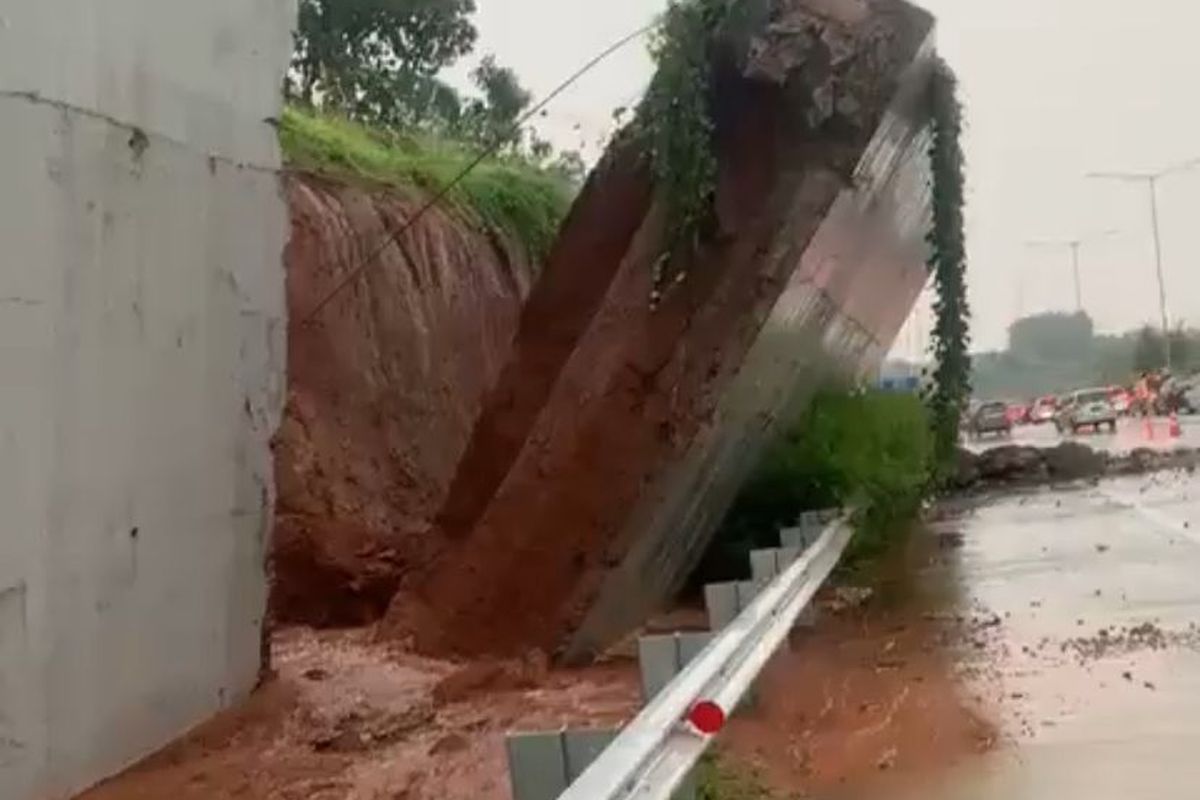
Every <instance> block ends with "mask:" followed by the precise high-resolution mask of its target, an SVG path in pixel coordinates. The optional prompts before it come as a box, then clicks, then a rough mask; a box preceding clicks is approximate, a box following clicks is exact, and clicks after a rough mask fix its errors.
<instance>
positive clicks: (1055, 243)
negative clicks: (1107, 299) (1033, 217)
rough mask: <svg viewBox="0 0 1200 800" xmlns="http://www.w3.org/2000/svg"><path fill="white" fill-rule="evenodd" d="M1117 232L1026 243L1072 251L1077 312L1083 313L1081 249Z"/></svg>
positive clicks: (1027, 244)
mask: <svg viewBox="0 0 1200 800" xmlns="http://www.w3.org/2000/svg"><path fill="white" fill-rule="evenodd" d="M1114 233H1116V231H1104V232H1103V233H1100V234H1097V235H1095V236H1091V237H1088V238H1086V239H1082V238H1081V239H1050V240H1037V241H1028V242H1025V246H1026V247H1066V248H1068V249H1070V251H1071V276H1072V278H1073V279H1074V282H1075V310H1076V311H1079V312H1082V311H1083V279H1082V277H1081V276H1080V270H1079V249H1080V248H1081V247H1083V246H1084V245H1085V244H1087V243H1088V242H1091V241H1093V240H1094V239H1099V238H1101V237H1103V236H1111V235H1112V234H1114Z"/></svg>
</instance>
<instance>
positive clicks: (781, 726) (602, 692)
mask: <svg viewBox="0 0 1200 800" xmlns="http://www.w3.org/2000/svg"><path fill="white" fill-rule="evenodd" d="M929 542H931V543H932V544H931V546H932V548H933V551H932V555H933V556H937V557H942V556H943V555H944V554H945V553H946V552H948V550H947V548H946V547H945V546H944V544H945V543H944V542H942V540H939V539H931V540H929ZM923 557H924V556H922V558H923ZM889 586H890V584H887V583H885V584H884V585H883V586H882V587H881V588H880V589H879V590H878V591H877V592H875V593H873V594H872V597H871V598H870V599H868V600H866V601H865V602H863V601H862V597H861V595H856V593H855V592H853V591H849V592H846V591H842V592H831V593H828V594H827V595H826V597H825V598H824V599H823V601H822V604H823V606H824V609H825V610H824V611H823V613H822V615H821V618H820V622H819V624H818V626H817V627H816V629H815V630H811V631H800V632H798V633H797V634H796V635H795V636H794V639H793V642H792V646H791V648H790V650H789V651H788V652H786V653H784V654H782V655H780V656H779V657H778V658H777V659H776V661H775V662H774V663H773V664H772V665H771V667H770V669H769V670H768V672H767V673H766V674H765V675H764V676H763V679H762V681H761V682H760V684H759V687H758V692H759V698H760V700H759V702H758V704H757V705H756V706H754V707H752V708H751V709H749V710H748V711H747V712H745V713H744V714H742V715H740V716H738V717H737V718H735V719H734V720H733V722H732V724H731V726H730V727H729V729H728V731H727V735H726V737H725V741H724V742H723V745H722V748H723V750H724V753H725V759H726V760H727V761H728V762H730V763H731V764H734V765H736V766H737V767H738V768H739V769H742V770H751V771H758V770H761V771H762V777H763V778H764V780H765V781H766V783H767V784H768V785H770V786H772V787H774V788H778V789H780V790H787V791H795V790H804V791H810V790H811V791H815V790H829V789H835V788H848V789H855V788H858V787H867V786H874V785H876V784H877V782H878V781H879V780H880V778H888V779H897V778H901V779H902V778H904V777H906V776H913V775H921V774H926V773H938V772H940V771H942V770H944V769H945V768H946V767H948V766H950V765H953V764H956V763H959V762H960V761H961V760H962V759H964V758H969V757H971V756H973V755H974V754H976V753H978V752H980V751H984V750H987V749H988V748H989V747H991V746H992V744H993V743H994V741H995V732H994V730H993V728H992V727H991V725H990V724H989V723H988V722H987V721H986V719H985V717H984V715H983V714H981V713H980V711H979V710H978V709H977V708H975V707H974V706H973V704H972V701H971V700H970V698H969V697H968V696H967V695H966V693H965V692H964V691H963V690H962V689H961V688H960V686H959V685H958V683H957V678H956V675H955V670H954V665H953V661H952V660H951V659H950V658H948V657H947V654H949V653H950V652H951V648H950V645H952V643H954V642H959V641H962V640H963V639H964V637H967V638H970V637H971V636H972V633H971V631H972V630H973V625H972V624H971V622H970V621H969V620H962V619H956V618H954V617H953V615H951V616H948V617H942V616H939V615H937V614H934V613H930V612H928V611H927V610H925V609H924V607H923V606H921V605H920V604H919V603H918V602H916V601H915V599H914V595H913V594H912V593H911V591H910V588H909V587H907V586H905V587H904V588H902V589H901V590H894V587H892V588H889ZM702 621H703V615H702V612H699V611H697V610H695V609H680V610H678V611H677V612H674V613H672V614H669V615H665V616H664V617H663V618H661V619H656V620H654V621H653V622H652V623H651V624H650V626H649V627H650V628H651V629H652V630H667V629H678V628H695V627H698V626H702ZM964 623H965V624H964ZM385 638H386V637H385ZM389 641H390V640H389ZM273 649H274V662H275V667H276V670H277V674H276V675H275V676H274V677H273V678H272V679H271V680H270V681H268V682H267V684H266V685H265V686H264V687H263V688H261V689H260V690H259V691H258V692H257V693H256V694H255V695H254V696H253V697H252V698H251V699H250V700H249V701H248V702H246V703H245V704H243V705H242V706H241V707H239V708H237V709H235V710H233V711H231V712H229V713H227V714H225V715H223V716H221V717H220V718H218V719H216V720H214V721H212V722H210V723H208V724H206V725H204V726H202V727H201V728H200V729H199V730H197V731H196V732H194V733H193V734H192V735H190V736H188V737H185V738H184V739H183V740H182V741H180V742H178V743H176V744H175V745H173V746H171V747H169V748H168V749H167V750H165V751H163V752H162V753H159V754H158V755H155V756H153V757H151V758H150V759H149V760H148V761H146V762H145V763H143V764H141V765H140V766H138V767H135V768H134V769H132V770H131V771H129V772H128V773H126V774H125V775H123V776H120V777H118V778H116V779H114V780H112V781H110V782H108V783H107V784H105V785H103V786H101V787H99V788H98V789H95V790H93V791H91V792H89V793H86V794H85V795H83V796H82V800H152V799H154V800H157V799H158V798H165V797H169V798H172V800H200V799H201V798H205V799H207V798H217V797H220V798H225V797H230V798H245V799H246V800H268V799H270V800H276V799H277V798H278V799H283V800H292V799H293V798H295V800H301V798H303V799H304V800H309V799H310V798H315V799H316V800H397V798H405V800H434V798H436V799H437V800H478V799H480V798H508V797H509V796H510V795H509V786H508V777H507V768H506V763H505V757H504V735H505V733H506V732H508V731H513V730H522V731H529V730H553V729H557V728H559V727H562V726H582V727H616V726H619V725H620V723H621V722H622V721H624V720H625V719H627V718H629V717H630V716H631V715H633V714H634V713H636V711H637V708H638V706H639V689H638V684H637V667H636V663H635V662H634V661H633V660H632V659H631V658H629V657H628V656H627V655H626V653H628V652H632V650H633V648H632V647H630V646H629V643H625V644H623V645H621V646H618V647H617V648H614V652H613V653H612V654H611V655H610V657H609V658H608V660H607V661H606V662H604V663H601V664H599V665H597V666H593V667H591V668H588V669H583V670H573V671H558V670H551V669H548V668H547V666H546V664H545V662H544V659H542V658H540V657H537V656H529V657H526V658H524V659H520V660H511V661H474V662H466V663H459V664H454V663H450V662H445V661H436V660H430V659H425V658H420V657H417V656H414V655H412V654H410V653H408V652H406V651H404V650H403V649H401V648H400V647H399V646H397V645H395V644H394V643H380V641H379V640H378V637H377V636H375V635H374V633H373V631H372V629H369V628H364V629H360V630H358V631H352V632H341V633H337V632H312V631H309V630H306V629H300V628H292V629H289V630H285V631H282V632H280V633H279V634H277V635H276V637H275V640H274V642H273Z"/></svg>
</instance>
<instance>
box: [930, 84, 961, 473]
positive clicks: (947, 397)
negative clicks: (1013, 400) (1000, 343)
mask: <svg viewBox="0 0 1200 800" xmlns="http://www.w3.org/2000/svg"><path fill="white" fill-rule="evenodd" d="M929 94H930V109H931V115H932V127H933V143H932V145H931V146H930V150H929V158H930V162H931V166H932V170H933V227H932V228H931V230H930V231H929V236H928V242H929V245H930V260H929V266H930V269H931V271H932V275H933V285H934V289H935V293H936V294H935V300H934V315H935V320H934V326H933V335H932V342H931V344H930V348H931V355H932V356H933V362H934V371H933V382H932V385H931V387H930V389H929V391H928V394H927V396H926V402H927V403H928V406H929V410H930V417H931V419H932V424H933V427H934V439H935V442H934V444H935V455H936V464H935V477H938V478H940V477H944V476H945V475H946V473H947V471H948V470H950V469H952V468H953V463H954V456H955V452H956V450H957V448H958V429H959V419H960V417H961V415H962V413H963V409H964V408H965V407H966V403H967V399H968V398H969V397H970V394H971V356H970V353H969V352H968V348H969V347H970V342H971V335H970V324H971V309H970V305H969V304H968V302H967V285H966V269H967V253H966V235H965V226H964V218H963V206H964V203H965V198H964V189H965V185H966V179H965V176H964V173H965V165H964V159H963V151H962V143H961V136H962V127H963V125H962V106H961V105H960V104H959V100H958V81H957V79H956V77H955V75H954V72H953V71H952V70H951V69H950V67H949V66H947V65H946V64H945V62H941V61H939V63H938V65H937V67H936V69H935V70H934V74H933V79H932V80H931V82H930V88H929Z"/></svg>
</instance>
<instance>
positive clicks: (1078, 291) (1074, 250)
mask: <svg viewBox="0 0 1200 800" xmlns="http://www.w3.org/2000/svg"><path fill="white" fill-rule="evenodd" d="M1080 244H1082V242H1078V241H1075V242H1071V272H1072V273H1073V274H1074V276H1075V308H1076V310H1078V311H1079V312H1081V313H1082V312H1083V289H1082V287H1080V285H1079V245H1080Z"/></svg>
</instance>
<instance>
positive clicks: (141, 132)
mask: <svg viewBox="0 0 1200 800" xmlns="http://www.w3.org/2000/svg"><path fill="white" fill-rule="evenodd" d="M0 100H24V101H25V102H27V103H32V104H33V105H38V106H47V107H49V108H56V109H58V110H60V111H66V112H69V113H72V114H77V115H79V116H81V117H86V118H88V119H93V120H98V121H100V122H104V123H106V124H108V125H112V126H113V127H115V128H120V129H122V130H126V131H129V133H130V136H131V137H134V138H135V139H137V138H138V137H142V138H144V140H145V142H146V147H148V146H149V143H150V142H153V141H159V142H164V143H166V144H169V145H172V146H175V147H179V148H182V149H183V150H186V151H188V152H190V153H194V154H196V155H199V156H201V157H203V158H206V159H208V161H209V163H210V164H213V163H220V164H226V165H228V166H230V167H233V168H235V169H240V170H251V171H252V172H262V173H266V174H270V175H276V176H279V175H282V174H283V173H284V169H283V168H282V167H268V166H264V165H262V164H255V163H253V162H250V161H239V160H237V159H235V158H230V157H229V156H223V155H220V154H218V153H208V152H200V151H198V150H196V149H195V148H194V147H192V145H191V144H189V143H188V142H184V141H182V140H180V139H176V138H174V137H172V136H167V135H166V134H164V133H158V132H156V131H147V130H145V129H144V128H142V127H141V126H140V125H135V124H133V123H132V122H126V121H125V120H122V119H118V118H117V117H114V116H113V115H111V114H105V113H104V112H102V111H96V110H95V109H91V108H84V107H83V106H77V105H75V104H74V103H68V102H66V101H64V100H54V99H52V98H49V97H46V96H44V95H42V94H39V93H38V92H36V91H32V90H21V89H2V90H0ZM262 123H263V124H264V125H268V126H271V127H272V128H274V127H275V121H274V120H272V119H270V118H267V119H264V120H263V121H262ZM143 149H144V148H143Z"/></svg>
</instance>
